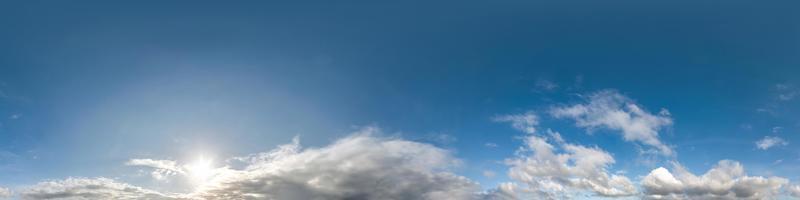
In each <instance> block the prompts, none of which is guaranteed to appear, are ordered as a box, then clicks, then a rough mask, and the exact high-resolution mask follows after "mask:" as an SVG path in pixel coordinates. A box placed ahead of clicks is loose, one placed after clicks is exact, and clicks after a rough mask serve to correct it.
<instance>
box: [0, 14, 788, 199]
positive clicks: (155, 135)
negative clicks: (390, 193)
mask: <svg viewBox="0 0 800 200" xmlns="http://www.w3.org/2000/svg"><path fill="white" fill-rule="evenodd" d="M798 6H800V5H798V3H797V2H794V1H771V2H754V1H725V2H718V1H664V2H641V1H611V2H584V1H567V2H547V1H508V2H492V3H489V2H436V3H433V2H407V3H378V2H348V3H344V2H343V3H330V2H302V3H301V2H239V3H230V4H220V3H210V2H191V3H188V2H183V3H179V2H168V3H165V2H154V1H153V2H115V3H109V2H83V3H78V2H24V3H23V2H3V3H0V13H1V14H0V26H2V30H3V31H0V186H3V187H4V188H9V191H11V192H10V193H12V194H11V195H9V196H10V197H11V198H28V199H36V198H35V197H36V195H30V194H31V193H33V192H35V191H37V190H35V188H36V187H37V186H33V185H37V183H40V182H42V181H55V183H60V184H63V183H64V182H59V180H67V179H68V178H70V177H73V178H78V177H80V178H85V180H100V179H95V178H99V177H105V178H109V179H112V180H113V181H115V182H120V183H125V184H131V185H136V186H137V187H142V188H146V189H148V190H153V191H157V192H160V193H164V194H167V193H176V194H177V193H181V194H183V193H191V192H192V191H195V190H196V187H195V186H194V183H196V182H197V181H195V182H192V181H186V180H180V181H178V180H175V181H164V180H160V179H157V178H154V177H151V176H150V175H151V171H152V170H156V171H157V170H164V169H163V166H162V168H159V167H153V165H152V164H151V165H148V164H141V163H139V164H136V163H135V162H132V159H152V160H154V161H175V162H177V163H192V162H194V161H196V160H197V159H198V158H199V157H204V158H208V159H209V160H213V162H212V164H210V165H212V167H210V168H217V167H224V166H230V167H231V168H235V167H234V164H232V163H230V162H229V161H230V160H231V159H232V158H236V157H241V156H246V155H251V154H256V153H259V152H269V151H270V150H273V149H275V148H276V147H277V146H279V145H283V144H290V143H292V138H294V137H295V136H296V137H297V138H299V143H300V144H301V145H302V146H303V147H307V148H310V149H314V148H323V149H324V148H325V147H331V148H330V149H337V148H333V147H335V145H334V144H335V143H336V141H342V140H344V141H347V139H342V138H348V137H354V136H353V134H354V133H355V132H365V129H368V130H372V129H380V131H366V132H370V134H369V135H370V136H363V137H370V138H372V137H375V138H380V139H377V140H379V142H378V143H379V144H383V143H380V141H383V140H402V141H407V142H411V143H413V144H424V145H432V146H431V147H428V146H424V148H422V149H429V148H432V149H433V150H436V151H433V150H431V151H424V152H438V150H442V151H445V152H448V153H447V154H448V155H449V156H451V157H453V160H457V161H458V162H459V163H460V164H458V165H457V166H454V167H452V168H448V169H447V170H446V171H447V173H452V174H455V175H458V176H463V177H465V178H467V179H469V180H471V181H474V182H476V183H479V184H478V187H479V188H481V189H479V190H480V191H496V190H497V189H494V188H498V187H500V186H502V185H503V184H504V183H516V184H517V187H519V188H526V187H528V188H534V190H539V189H541V187H540V186H537V185H535V184H531V180H527V181H525V180H519V178H518V177H517V178H515V177H514V176H513V175H511V174H512V173H511V172H514V169H515V167H519V166H523V165H529V166H530V167H531V168H532V169H538V168H537V167H541V166H536V165H535V164H531V163H516V164H515V162H513V161H514V160H524V159H523V158H529V159H530V158H533V157H534V154H535V152H537V150H535V149H536V148H535V147H534V146H531V145H527V144H528V142H529V141H538V140H539V139H541V140H544V141H548V142H549V144H551V145H553V146H555V147H556V148H563V147H566V146H563V145H564V144H560V143H559V142H557V139H555V138H554V137H553V135H552V134H549V133H550V132H548V131H547V130H548V129H549V130H550V131H555V132H558V133H560V136H561V137H562V139H563V140H565V141H566V143H565V144H575V145H580V146H583V147H587V148H589V149H595V150H602V151H603V152H607V153H608V154H609V155H610V156H612V157H613V159H614V160H615V162H613V164H610V165H609V166H596V167H599V168H602V169H601V170H600V171H603V172H605V173H608V174H620V175H624V176H625V177H627V178H628V179H630V181H631V182H632V183H633V185H634V187H636V188H637V191H644V190H645V189H647V187H646V186H645V185H644V183H643V182H644V181H643V180H645V179H646V177H647V176H648V175H651V174H654V173H652V172H653V170H654V169H657V168H659V167H664V168H666V169H669V170H670V172H672V173H673V174H676V175H675V176H676V177H679V175H677V174H678V173H675V172H676V171H679V170H677V168H682V167H683V168H686V169H688V171H689V172H691V173H693V174H695V175H697V176H701V175H702V174H704V173H706V172H707V171H709V170H711V169H715V168H716V167H719V166H724V165H725V164H719V161H721V160H731V161H735V162H737V163H740V164H741V165H742V166H744V171H745V172H746V174H747V175H746V176H743V177H745V178H748V177H750V178H752V177H762V178H767V177H778V178H781V180H783V179H785V180H786V183H785V184H780V185H781V189H780V194H778V196H780V197H781V198H790V196H791V187H792V186H794V184H800V176H798V174H800V148H798V146H797V145H800V136H798V133H800V132H799V131H800V116H798V115H797V114H796V113H798V111H800V76H798V75H799V74H800V67H798V66H800V56H798V53H800V23H797V22H798V19H800V13H799V12H796V11H795V10H796V9H795V8H796V7H798ZM604 94H605V95H606V96H608V95H610V96H615V95H617V96H621V97H623V100H614V102H613V103H611V104H609V106H611V107H613V108H608V109H611V110H612V111H613V110H615V109H616V111H619V112H623V113H626V114H631V113H633V111H631V110H629V109H630V107H629V106H630V105H635V106H636V107H638V108H641V109H643V111H642V112H644V115H635V114H634V115H632V116H633V117H634V118H635V119H636V117H637V116H639V117H642V116H644V118H647V117H654V119H664V120H669V123H661V124H658V123H656V125H654V124H653V123H655V122H650V121H648V122H643V124H635V123H623V122H617V121H613V120H612V121H609V120H611V118H604V117H611V116H610V115H606V114H603V113H602V112H601V113H593V112H591V111H587V112H586V113H583V114H577V115H567V116H564V115H562V116H560V117H559V116H558V115H557V114H554V112H555V111H554V110H557V109H559V108H569V107H573V106H576V105H586V106H590V105H592V104H591V103H592V102H594V100H597V99H598V98H600V99H602V98H601V97H597V96H604ZM595 97H597V98H595ZM616 104H619V105H621V106H619V107H617V105H616ZM526 113H527V114H530V115H533V116H536V117H535V120H534V121H535V122H536V123H534V124H529V126H530V127H534V129H535V130H536V131H530V132H528V133H526V132H525V131H524V130H523V131H520V130H516V129H515V128H514V127H513V126H512V124H513V122H514V120H513V119H512V118H513V117H511V118H504V117H509V116H514V115H518V116H522V115H524V114H526ZM594 115H597V116H594ZM595 118H597V119H595ZM503 119H508V120H503ZM581 120H584V121H586V122H587V123H589V124H593V123H592V122H594V125H587V124H583V125H581V124H580V121H581ZM598 120H599V121H598ZM507 122H508V123H507ZM616 123H622V124H616ZM628 125H640V127H637V128H639V129H637V130H638V131H641V129H645V131H644V132H647V130H651V129H652V130H653V131H655V132H656V135H655V138H656V139H657V140H658V141H659V142H660V143H663V145H664V146H665V147H667V148H668V149H670V150H671V151H673V152H674V153H672V154H669V155H665V154H664V153H663V152H654V148H653V145H648V144H647V143H646V142H642V141H644V139H630V138H628V139H626V138H625V136H627V135H626V132H625V128H624V127H628ZM638 133H640V132H637V131H633V133H631V134H634V135H636V134H638ZM356 135H358V134H356ZM637 136H640V135H637ZM356 138H358V137H356ZM543 138H544V139H543ZM651 139H652V138H651ZM758 142H761V143H760V144H761V146H759V145H758V144H759V143H758ZM344 143H346V142H344ZM348 144H349V143H348ZM353 144H362V143H358V142H354V143H353ZM368 144H372V143H368ZM565 149H566V148H565ZM565 149H562V150H563V151H562V152H567V151H566V150H565ZM331 151H333V150H331ZM656 151H657V150H656ZM332 154H333V153H332ZM303 155H305V154H303ZM323 155H327V154H323ZM436 155H438V154H436ZM421 157H424V156H421ZM433 157H436V156H433ZM232 160H235V159H232ZM533 160H536V159H535V158H534V159H533ZM250 164H251V165H253V163H250ZM179 165H180V164H179ZM566 165H570V163H566ZM187 166H195V165H191V164H189V165H187ZM167 168H168V167H167ZM179 168H180V167H179ZM523 168H524V167H523ZM415 169H416V168H415ZM184 171H186V170H180V169H178V170H173V171H171V172H170V171H169V170H166V171H162V172H170V173H172V175H169V177H168V178H175V179H180V178H177V177H180V176H183V175H182V174H183V173H188V172H184ZM189 171H190V170H189ZM522 171H523V172H524V171H525V170H522ZM523 172H520V173H523ZM218 173H222V172H218ZM527 173H530V171H528V172H527ZM153 174H155V172H153ZM213 174H217V172H215V173H213ZM568 174H569V175H567V176H566V177H568V178H567V179H570V180H577V179H580V178H581V176H580V175H576V174H574V173H571V174H570V173H568ZM532 176H533V177H537V176H535V175H532ZM653 177H655V176H653ZM195 178H196V177H195ZM678 179H681V178H678ZM743 179H744V178H743ZM81 180H84V179H81ZM687 180H688V179H687ZM687 180H683V179H681V180H680V181H682V182H684V183H686V182H688V181H687ZM776 180H777V179H776ZM535 181H540V179H537V178H534V182H535ZM549 181H552V180H549ZM778 182H780V181H778ZM559 184H562V185H564V186H565V187H566V188H569V189H575V190H574V191H575V192H573V191H572V190H569V192H564V191H562V192H561V193H570V194H573V193H574V194H578V193H580V194H581V195H583V197H586V198H595V197H599V196H603V195H599V196H598V195H597V194H596V193H598V191H597V190H594V189H587V188H586V187H584V186H580V185H570V184H569V183H565V182H559ZM31 188H33V189H31ZM63 188H69V187H62V189H63ZM65 190H66V189H65ZM687 190H688V189H687ZM796 190H797V193H796V194H798V195H800V187H797V189H796ZM32 191H33V192H32ZM651 191H655V189H651ZM2 193H3V191H2V190H0V194H2ZM484 193H486V192H484ZM520 193H525V192H520ZM636 193H637V194H640V193H644V194H643V195H647V194H648V193H647V192H636ZM680 193H681V192H677V193H676V195H688V194H680ZM26 195H27V196H26ZM525 195H534V194H522V196H525ZM581 195H577V196H578V197H580V196H581ZM0 196H2V195H0ZM622 196H626V197H630V196H632V195H622ZM633 196H635V195H633ZM684 197H686V198H691V196H684ZM676 198H677V197H676ZM399 199H402V198H399Z"/></svg>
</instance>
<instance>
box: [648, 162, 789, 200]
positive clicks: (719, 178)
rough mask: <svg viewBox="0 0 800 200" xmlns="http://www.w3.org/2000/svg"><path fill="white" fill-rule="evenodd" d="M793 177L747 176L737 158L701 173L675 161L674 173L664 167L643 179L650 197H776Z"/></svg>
mask: <svg viewBox="0 0 800 200" xmlns="http://www.w3.org/2000/svg"><path fill="white" fill-rule="evenodd" d="M788 182H789V180H787V179H785V178H780V177H762V176H747V175H746V174H745V172H744V167H742V165H741V164H739V163H738V162H735V161H730V160H722V161H719V163H717V165H715V166H714V167H713V168H711V169H710V170H709V171H708V172H706V173H705V174H703V175H701V176H696V175H694V174H692V173H690V172H689V171H688V170H686V169H685V168H684V167H683V166H681V165H679V164H675V169H674V173H671V172H670V171H669V170H667V169H665V168H663V167H661V168H657V169H655V170H653V171H651V172H650V174H648V175H647V176H646V177H644V178H643V179H642V182H641V185H642V187H643V188H644V193H645V195H646V197H647V198H649V199H773V198H775V197H776V196H777V195H779V194H780V191H781V188H782V187H783V186H784V185H786V184H787V183H788Z"/></svg>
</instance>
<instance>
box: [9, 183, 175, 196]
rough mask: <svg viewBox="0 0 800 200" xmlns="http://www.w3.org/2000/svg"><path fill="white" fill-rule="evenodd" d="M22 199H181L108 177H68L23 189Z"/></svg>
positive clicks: (20, 194)
mask: <svg viewBox="0 0 800 200" xmlns="http://www.w3.org/2000/svg"><path fill="white" fill-rule="evenodd" d="M19 196H20V197H21V198H22V199H28V200H41V199H76V200H79V199H123V200H125V199H131V200H133V199H154V200H157V199H179V198H177V197H172V196H168V195H165V194H161V193H159V192H156V191H152V190H147V189H143V188H140V187H136V186H132V185H129V184H126V183H119V182H116V181H114V180H111V179H107V178H67V179H64V180H56V181H45V182H41V183H38V184H36V185H34V186H32V187H29V188H26V189H23V190H22V191H21V192H20V193H19Z"/></svg>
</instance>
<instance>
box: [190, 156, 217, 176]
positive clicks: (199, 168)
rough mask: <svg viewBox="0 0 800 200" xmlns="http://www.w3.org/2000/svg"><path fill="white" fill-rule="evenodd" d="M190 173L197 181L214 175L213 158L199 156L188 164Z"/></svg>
mask: <svg viewBox="0 0 800 200" xmlns="http://www.w3.org/2000/svg"><path fill="white" fill-rule="evenodd" d="M186 168H187V170H188V172H189V174H190V175H191V177H192V178H193V179H195V180H196V181H205V180H207V179H208V178H209V177H211V176H212V175H214V168H213V167H212V160H211V159H206V158H203V157H201V158H199V159H197V160H196V161H194V162H193V163H191V164H189V165H187V166H186Z"/></svg>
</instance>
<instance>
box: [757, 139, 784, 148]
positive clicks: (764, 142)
mask: <svg viewBox="0 0 800 200" xmlns="http://www.w3.org/2000/svg"><path fill="white" fill-rule="evenodd" d="M788 144H789V142H787V141H786V140H784V139H783V138H779V137H774V136H764V138H762V139H761V140H758V141H756V147H757V148H758V149H761V150H767V149H769V148H772V147H775V146H786V145H788Z"/></svg>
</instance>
